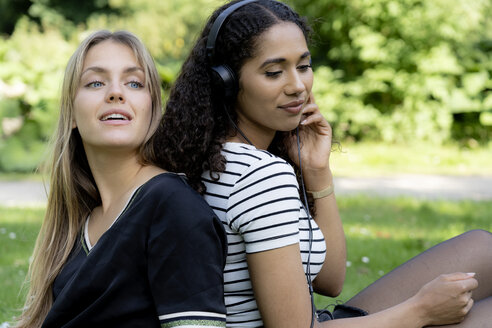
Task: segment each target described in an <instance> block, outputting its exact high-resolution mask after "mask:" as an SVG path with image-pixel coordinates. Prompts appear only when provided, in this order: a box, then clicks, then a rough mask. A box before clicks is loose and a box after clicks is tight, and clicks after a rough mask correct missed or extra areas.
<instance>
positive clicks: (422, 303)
mask: <svg viewBox="0 0 492 328" xmlns="http://www.w3.org/2000/svg"><path fill="white" fill-rule="evenodd" d="M299 254H300V253H299V246H298V244H294V245H290V246H286V247H282V248H278V249H274V250H270V251H265V252H259V253H254V254H248V266H249V271H250V276H251V282H252V284H253V290H254V293H255V298H256V301H257V304H258V307H259V310H260V313H261V316H262V319H263V322H264V325H265V327H268V328H272V327H273V328H277V327H282V328H290V327H292V328H299V327H306V328H307V327H309V325H310V322H311V304H310V297H309V292H308V288H307V283H306V278H305V275H304V272H303V270H302V264H301V257H300V255H299ZM475 287H476V280H475V279H473V278H472V277H470V276H468V275H466V274H459V273H458V274H450V275H445V276H440V277H438V278H436V279H435V280H433V281H431V282H430V283H428V284H427V285H425V286H424V287H423V288H422V289H421V290H420V291H419V292H418V293H417V294H416V295H415V296H413V297H411V298H410V299H408V300H407V301H405V302H402V303H400V304H398V305H396V306H394V307H391V308H389V309H387V310H384V311H381V312H378V313H375V314H371V315H369V316H366V317H360V318H350V319H339V320H333V321H327V322H323V323H317V322H315V327H330V328H338V327H340V328H373V327H374V328H376V327H377V328H393V327H400V328H420V327H423V326H426V325H429V324H445V323H453V322H460V321H461V320H463V318H464V315H465V314H466V313H467V312H468V311H469V309H470V308H471V306H472V304H473V301H472V300H471V298H470V293H469V291H470V290H471V289H473V288H475Z"/></svg>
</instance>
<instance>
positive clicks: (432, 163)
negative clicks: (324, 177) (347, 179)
mask: <svg viewBox="0 0 492 328" xmlns="http://www.w3.org/2000/svg"><path fill="white" fill-rule="evenodd" d="M491 162H492V143H490V145H489V146H488V147H481V148H474V149H467V148H459V147H458V146H456V145H447V146H432V145H429V144H409V145H392V144H384V143H368V142H364V143H342V144H341V150H340V151H334V152H333V153H332V155H331V163H332V164H331V167H332V170H333V172H334V174H335V176H388V175H393V174H401V173H415V174H449V175H489V176H490V175H492V165H490V163H491Z"/></svg>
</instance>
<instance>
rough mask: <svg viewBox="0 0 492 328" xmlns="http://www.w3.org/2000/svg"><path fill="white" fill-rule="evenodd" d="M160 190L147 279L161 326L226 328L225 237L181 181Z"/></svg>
mask: <svg viewBox="0 0 492 328" xmlns="http://www.w3.org/2000/svg"><path fill="white" fill-rule="evenodd" d="M164 188H166V189H167V190H171V191H169V192H167V193H164V194H165V195H162V194H161V195H162V196H161V197H160V198H159V199H158V200H157V201H156V204H150V206H155V210H154V211H153V214H154V217H153V220H152V224H151V226H150V231H149V238H148V243H147V247H148V261H147V263H148V280H149V284H150V289H151V292H152V295H153V298H154V301H155V304H156V312H157V315H158V316H159V320H160V323H161V325H162V326H163V327H173V326H175V325H178V324H183V322H186V324H188V325H190V326H203V327H225V313H226V309H225V306H224V285H223V269H224V264H225V258H226V252H227V239H226V235H225V231H224V228H223V226H222V223H221V222H220V221H219V219H218V218H217V217H216V216H215V214H214V213H213V211H212V209H211V208H210V207H209V206H208V204H207V203H206V202H205V200H204V199H203V198H202V197H201V196H200V195H199V194H198V193H196V192H195V191H194V190H192V189H191V188H190V187H188V186H187V185H185V184H184V183H183V182H182V181H180V180H178V179H177V180H176V185H175V186H169V185H166V186H164Z"/></svg>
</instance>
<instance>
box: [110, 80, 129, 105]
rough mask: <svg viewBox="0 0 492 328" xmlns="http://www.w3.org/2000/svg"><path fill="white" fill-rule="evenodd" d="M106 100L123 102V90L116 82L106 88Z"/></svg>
mask: <svg viewBox="0 0 492 328" xmlns="http://www.w3.org/2000/svg"><path fill="white" fill-rule="evenodd" d="M106 102H108V103H112V102H119V103H124V102H125V96H124V95H123V91H122V90H121V88H120V86H119V85H118V84H116V83H115V84H113V85H111V87H110V88H109V90H108V94H107V96H106Z"/></svg>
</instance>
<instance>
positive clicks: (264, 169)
mask: <svg viewBox="0 0 492 328" xmlns="http://www.w3.org/2000/svg"><path fill="white" fill-rule="evenodd" d="M222 154H223V155H224V156H225V158H226V161H227V164H226V169H225V171H224V172H222V173H220V174H219V179H218V180H215V179H212V178H211V177H210V173H209V172H205V173H204V174H203V176H202V179H203V182H204V183H205V185H206V187H207V192H206V194H205V199H206V200H207V202H208V203H209V205H210V206H212V208H213V209H214V211H215V213H216V214H217V216H218V217H219V218H220V220H221V221H222V223H223V224H224V227H225V229H226V232H227V239H228V243H229V246H228V255H227V261H226V266H225V271H224V283H225V288H224V294H225V296H224V297H225V304H226V307H227V327H261V326H263V322H262V320H261V316H260V313H259V311H258V307H257V305H256V302H255V299H254V295H253V289H252V286H251V281H250V278H249V272H248V266H247V262H246V254H247V253H255V252H262V251H267V250H271V249H276V248H280V247H284V246H288V245H292V244H295V243H300V249H301V256H302V260H303V264H304V271H305V272H306V263H307V257H308V251H309V222H308V218H307V213H306V211H305V210H304V208H303V205H302V203H301V201H300V199H299V191H298V184H297V180H296V177H295V174H294V171H293V168H292V167H291V166H290V164H288V163H287V162H285V161H284V160H283V159H281V158H279V157H276V156H274V155H272V154H270V153H269V152H267V151H263V150H258V149H256V148H255V147H254V146H251V145H246V144H242V143H230V142H229V143H225V144H224V147H223V150H222ZM311 225H312V229H313V243H312V249H311V277H312V279H314V278H315V277H316V275H317V274H318V273H319V271H320V270H321V267H322V265H323V262H324V259H325V254H326V244H325V240H324V237H323V234H322V232H321V230H320V229H319V227H318V226H317V225H316V223H315V221H314V220H313V219H312V218H311ZM306 288H307V286H306Z"/></svg>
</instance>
